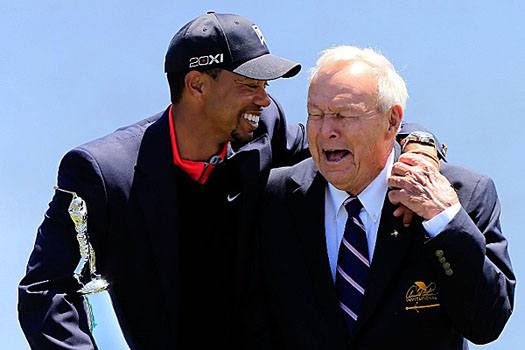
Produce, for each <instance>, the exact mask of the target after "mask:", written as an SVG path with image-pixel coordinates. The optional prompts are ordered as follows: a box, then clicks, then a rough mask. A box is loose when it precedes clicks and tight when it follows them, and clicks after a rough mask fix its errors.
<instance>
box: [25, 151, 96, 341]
mask: <svg viewBox="0 0 525 350" xmlns="http://www.w3.org/2000/svg"><path fill="white" fill-rule="evenodd" d="M58 186H59V187H60V188H62V189H66V190H69V191H74V192H76V193H77V194H78V195H79V196H80V197H82V198H83V199H84V200H85V201H86V203H87V207H88V208H87V209H88V215H89V217H90V219H89V220H88V232H89V233H90V235H93V233H94V232H92V230H90V224H89V222H90V220H92V219H94V220H100V219H101V218H100V217H98V216H100V214H98V213H101V212H103V208H104V206H105V201H106V198H105V191H104V183H103V180H102V175H101V173H100V171H99V169H98V166H97V163H96V161H95V160H94V159H93V158H92V157H91V156H90V154H89V153H88V152H86V151H84V150H82V149H79V148H77V149H75V150H73V151H70V152H69V153H68V154H66V155H65V156H64V158H63V159H62V162H61V164H60V167H59V173H58ZM71 199H72V196H71V195H70V194H67V193H63V192H60V191H56V192H55V195H54V197H53V199H52V201H51V203H50V204H49V208H48V210H47V212H46V214H45V217H44V221H43V223H42V224H41V226H40V227H39V228H38V231H37V236H36V242H35V245H34V249H33V252H32V253H31V256H30V258H29V262H28V265H27V270H26V275H25V276H24V277H23V279H22V281H21V282H20V284H19V303H18V314H19V321H20V325H21V326H22V329H23V331H24V333H25V335H26V338H27V340H28V342H29V344H30V346H31V348H33V349H76V350H78V349H96V345H95V342H94V339H93V336H92V334H91V332H90V330H89V326H88V318H87V313H86V309H87V305H86V301H85V300H84V298H83V297H81V296H80V295H78V294H77V293H76V291H77V290H78V289H79V288H80V285H79V283H78V282H77V281H76V279H75V278H74V277H73V272H74V270H75V268H76V267H77V265H78V263H79V261H80V252H79V246H78V242H77V239H76V232H75V229H74V224H73V222H72V220H71V218H70V217H69V214H68V207H69V203H70V202H71ZM93 216H94V217H93ZM90 238H91V237H90Z"/></svg>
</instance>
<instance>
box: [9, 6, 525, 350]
mask: <svg viewBox="0 0 525 350" xmlns="http://www.w3.org/2000/svg"><path fill="white" fill-rule="evenodd" d="M207 10H215V11H216V12H227V13H237V14H241V15H243V16H245V17H247V18H248V19H250V20H252V21H253V22H255V23H256V24H257V25H258V26H259V28H260V29H261V30H262V32H263V33H264V36H265V37H266V41H267V42H268V46H269V48H270V50H271V52H272V53H275V54H277V55H280V56H283V57H286V58H289V59H292V60H295V61H298V62H300V63H302V65H303V70H302V71H301V73H300V74H299V75H298V76H296V77H294V78H291V79H281V80H278V81H274V82H271V83H270V86H269V88H268V91H269V92H270V93H271V94H272V95H273V96H275V97H276V98H277V99H278V100H279V101H280V102H281V104H282V105H283V106H284V109H285V111H286V115H287V117H288V119H289V120H290V121H292V122H295V123H304V122H305V121H306V108H305V104H306V93H307V79H308V68H310V67H312V66H313V65H314V64H315V61H316V60H317V58H318V57H319V52H320V51H322V50H323V49H326V48H329V47H333V46H336V45H343V44H350V45H356V46H360V47H372V48H375V49H377V50H379V51H381V52H382V53H383V54H384V55H385V56H387V57H388V58H389V59H390V60H391V61H392V62H393V64H394V65H395V66H396V68H397V69H398V70H399V72H400V74H401V75H402V76H403V78H404V79H405V80H406V81H407V86H408V90H409V94H410V98H409V100H408V104H407V109H406V111H405V115H404V119H405V120H408V121H414V122H418V123H420V124H422V125H424V126H425V127H427V128H429V129H430V130H432V131H433V132H434V133H435V134H437V135H438V138H439V139H440V140H441V141H442V142H444V143H446V144H447V145H448V149H449V151H448V159H449V161H450V162H452V163H460V164H463V165H465V166H467V167H470V168H473V169H476V170H478V171H480V172H482V173H484V174H486V175H488V176H490V177H491V178H492V179H493V180H494V181H495V183H496V188H497V191H498V194H499V197H500V201H501V205H502V216H501V221H502V225H503V232H504V234H505V235H506V237H507V238H508V241H509V251H510V255H511V260H512V263H513V266H514V270H515V273H516V274H517V278H518V288H517V293H516V302H515V309H514V314H513V315H512V317H511V319H510V321H509V323H508V324H507V326H506V328H505V330H504V332H503V334H502V335H501V336H500V338H499V339H498V340H497V341H495V342H493V343H491V344H489V345H486V346H482V347H474V346H471V348H473V349H478V348H479V349H491V350H495V349H518V348H521V347H522V343H523V340H525V337H524V336H523V329H525V308H524V307H523V306H522V303H521V296H522V295H523V293H522V292H521V288H520V287H521V280H523V279H524V277H525V275H524V271H525V255H523V254H521V253H520V251H524V250H525V237H524V235H523V233H520V232H521V231H522V229H521V227H522V222H521V219H520V217H521V215H524V214H525V211H524V205H523V204H522V201H521V199H522V197H523V195H524V194H525V191H524V190H525V185H524V183H525V182H524V181H522V178H521V177H522V176H523V174H524V173H525V162H524V160H523V155H522V154H521V147H522V146H523V145H522V144H521V143H520V141H519V140H520V139H522V138H521V136H519V134H520V132H521V131H520V127H521V126H522V125H523V123H522V120H521V118H522V117H523V113H524V111H525V84H524V83H523V82H524V81H525V69H524V66H525V46H524V45H525V24H524V23H525V21H523V17H524V15H525V2H523V1H521V0H515V1H505V0H502V1H498V2H496V1H484V0H476V1H472V0H464V1H458V0H455V1H452V0H450V1H449V0H441V1H434V0H427V1H421V0H414V1H409V0H405V1H403V0H401V1H386V0H385V1H379V0H368V1H352V0H346V1H334V0H324V1H282V0H279V1H274V0H267V1H259V2H256V3H252V2H249V1H230V0H223V1H220V2H219V1H206V0H202V1H199V4H196V2H195V1H187V2H182V1H166V0H159V1H150V2H144V1H135V0H129V1H125V2H124V1H115V0H104V1H102V0H91V1H65V0H64V1H57V0H49V1H45V2H42V1H34V0H25V1H6V0H0V32H1V33H2V35H0V120H1V125H3V126H4V127H5V128H4V129H3V130H2V135H1V136H0V198H1V200H0V310H2V312H1V313H0V348H1V349H28V348H29V347H28V345H27V343H26V341H25V338H24V336H23V334H22V331H21V330H20V327H19V325H18V321H17V314H16V304H17V284H18V282H19V281H20V279H21V278H22V276H23V275H24V271H25V265H26V263H27V260H28V257H29V254H30V252H31V250H32V246H33V243H34V240H35V234H36V229H37V227H38V226H39V224H40V223H41V221H42V219H43V214H44V212H45V210H46V209H47V205H48V203H49V201H50V199H51V196H52V194H53V186H54V185H55V184H56V170H57V167H58V164H59V161H60V159H61V157H62V156H63V155H64V153H65V152H66V151H68V150H69V149H71V148H73V147H75V146H77V145H79V144H82V143H84V142H87V141H89V140H92V139H94V138H97V137H100V136H103V135H106V134H108V133H110V132H112V131H113V130H115V129H117V128H118V127H120V126H123V125H127V124H130V123H132V122H135V121H138V120H142V119H144V118H145V117H147V116H150V115H153V114H156V113H157V112H159V111H162V110H164V109H165V108H166V106H167V105H168V104H169V93H168V87H167V83H166V80H165V74H164V72H163V60H164V54H165V52H166V49H167V47H168V43H169V41H170V39H171V37H172V36H173V34H175V32H176V31H177V30H178V29H179V28H180V27H181V26H183V25H184V24H185V23H187V22H188V21H190V20H191V19H192V18H194V17H197V16H199V15H201V14H204V13H205V12H206V11H207ZM458 293H461V291H458ZM97 299H100V300H104V296H103V295H102V296H97ZM93 303H94V304H97V303H98V302H97V301H94V302H93ZM100 305H102V306H100V307H97V305H95V310H96V314H95V315H96V318H97V323H98V324H99V326H98V327H97V328H96V333H95V335H96V336H97V332H98V336H99V337H100V338H98V337H97V339H100V340H99V342H100V344H104V347H102V349H103V350H105V349H117V350H120V349H125V346H124V345H122V344H119V343H118V340H115V336H114V334H116V331H114V328H111V327H112V326H111V325H110V324H111V322H110V318H111V313H110V312H107V310H106V309H105V308H104V306H103V303H101V304H100ZM97 310H98V312H97ZM99 315H100V316H99ZM106 325H107V326H106ZM106 344H109V345H106Z"/></svg>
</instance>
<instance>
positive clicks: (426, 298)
mask: <svg viewBox="0 0 525 350" xmlns="http://www.w3.org/2000/svg"><path fill="white" fill-rule="evenodd" d="M438 294H439V292H438V291H437V286H436V282H431V283H429V284H428V285H426V284H425V282H420V281H418V282H414V284H413V285H412V286H411V287H410V288H409V289H408V290H407V294H406V302H407V304H409V306H407V307H405V310H415V311H416V312H418V313H419V309H426V308H429V307H437V306H439V303H438Z"/></svg>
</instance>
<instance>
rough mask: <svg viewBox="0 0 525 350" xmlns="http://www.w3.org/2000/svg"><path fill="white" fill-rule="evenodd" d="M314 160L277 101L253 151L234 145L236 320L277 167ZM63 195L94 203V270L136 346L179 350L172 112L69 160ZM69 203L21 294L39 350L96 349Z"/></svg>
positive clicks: (57, 211)
mask: <svg viewBox="0 0 525 350" xmlns="http://www.w3.org/2000/svg"><path fill="white" fill-rule="evenodd" d="M308 155H309V153H308V149H307V143H306V137H305V130H304V126H302V125H288V124H287V123H286V119H285V116H284V114H283V112H282V109H281V107H280V106H279V105H278V104H277V102H275V101H273V102H272V104H271V105H270V106H269V107H268V108H265V109H264V111H263V113H262V115H261V119H260V123H259V128H258V129H257V130H256V132H255V135H254V139H253V140H252V141H251V142H249V143H247V144H244V145H236V144H230V147H229V149H228V159H227V161H228V162H236V163H237V166H238V168H239V170H240V172H241V177H242V194H241V196H239V199H238V200H241V201H242V205H241V206H240V207H241V209H240V210H241V213H240V214H239V217H240V218H241V219H240V222H239V223H238V225H237V228H236V229H237V231H238V232H242V234H238V235H237V237H238V242H236V245H237V250H236V252H237V253H238V254H237V256H236V259H237V262H236V264H235V266H236V272H235V275H236V278H235V281H236V285H235V288H234V293H235V310H233V311H232V312H234V313H236V314H235V317H233V318H234V319H243V318H244V316H245V315H243V313H246V312H247V311H245V310H246V309H245V308H244V306H245V303H246V302H245V300H246V295H247V294H249V291H248V289H249V286H250V284H249V283H248V282H247V280H248V279H249V278H250V276H251V275H252V273H253V271H252V270H251V268H252V266H253V264H252V262H251V259H252V258H253V256H254V254H253V249H254V244H255V239H254V236H253V235H251V234H248V233H249V232H251V231H252V226H253V224H254V215H255V214H256V213H258V207H259V204H258V203H259V202H260V196H261V195H262V193H263V190H264V186H265V185H266V180H267V178H268V174H269V171H270V168H271V167H275V166H283V165H291V164H295V163H297V162H298V161H300V160H302V159H304V158H306V157H307V156H308ZM58 186H59V187H60V188H62V189H67V190H70V191H74V192H76V193H77V194H78V195H79V196H80V197H82V198H83V199H84V200H85V201H86V203H87V209H88V214H89V218H88V232H89V234H90V240H91V242H92V243H93V246H94V249H95V252H96V257H97V270H98V272H99V273H100V274H102V275H103V276H104V277H105V278H106V279H107V280H108V281H109V283H110V289H109V294H110V296H111V299H112V302H113V305H114V308H115V311H116V315H117V318H118V320H119V323H120V325H121V327H122V330H123V333H124V336H125V338H126V340H127V342H128V343H129V345H130V347H131V348H132V349H173V344H174V339H175V338H176V337H177V329H178V327H177V324H178V320H177V317H178V309H179V303H180V299H179V290H178V274H179V270H178V264H177V259H176V257H177V251H178V242H179V231H178V230H179V228H178V226H177V215H178V210H177V208H178V207H179V205H180V204H179V203H177V201H176V200H174V199H175V198H177V196H176V193H177V182H176V181H175V165H174V164H173V157H172V153H171V144H170V135H169V127H168V111H167V110H166V111H165V112H164V113H161V114H157V115H155V116H153V117H151V118H148V119H145V120H143V121H141V122H139V123H136V124H132V125H130V126H127V127H124V128H121V129H119V130H117V131H115V132H114V133H112V134H110V135H108V136H106V137H103V138H100V139H98V140H95V141H92V142H89V143H87V144H84V145H82V146H79V147H77V148H75V149H73V150H72V151H70V152H69V153H67V154H66V155H65V156H64V158H63V159H62V161H61V164H60V168H59V172H58ZM70 201H71V195H69V194H65V193H62V192H56V193H55V195H54V197H53V200H52V201H51V203H50V204H49V209H48V210H47V212H46V215H45V219H44V221H43V223H42V225H41V226H40V227H39V229H38V234H37V237H36V243H35V247H34V250H33V252H32V254H31V257H30V259H29V263H28V266H27V273H26V275H25V277H24V278H23V279H22V281H21V282H20V286H19V304H18V310H19V320H20V324H21V326H22V329H23V331H24V333H25V335H26V337H27V339H28V341H29V343H30V345H31V347H32V348H35V349H76V350H79V349H93V348H95V344H94V340H93V338H92V334H91V333H90V331H89V329H88V321H87V316H86V312H85V307H84V304H83V300H82V298H81V297H79V296H78V295H77V293H76V292H75V291H76V290H77V289H79V285H78V283H77V282H76V280H75V279H74V278H73V271H74V269H75V268H76V266H77V264H78V262H79V259H80V254H79V248H78V243H77V240H76V238H75V231H74V225H73V222H72V221H71V219H70V217H69V214H68V210H67V209H68V206H69V203H70ZM249 316H250V315H247V317H249ZM232 327H237V325H232ZM239 327H241V326H240V325H239ZM237 333H238V334H239V338H240V340H239V341H240V342H242V336H243V334H245V333H243V330H241V329H240V328H239V330H238V332H237ZM247 337H248V336H247Z"/></svg>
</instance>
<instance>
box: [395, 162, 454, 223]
mask: <svg viewBox="0 0 525 350" xmlns="http://www.w3.org/2000/svg"><path fill="white" fill-rule="evenodd" d="M388 186H389V187H390V188H391V189H392V190H391V191H390V192H389V193H388V198H389V199H390V201H391V202H392V203H393V204H402V205H404V206H405V207H406V208H408V209H410V210H411V211H413V212H414V213H416V214H417V215H419V216H421V217H422V218H424V219H425V220H430V219H432V218H433V217H434V216H436V215H438V214H439V213H441V212H442V211H443V210H445V209H447V208H448V207H450V206H452V205H454V204H456V203H458V202H459V199H458V196H457V194H456V191H455V190H454V189H453V188H452V186H451V184H450V182H448V180H447V179H446V178H445V177H444V176H443V175H441V174H440V173H439V171H438V169H436V167H435V166H434V164H433V162H432V161H431V160H430V159H428V158H427V157H426V156H424V155H419V154H414V153H404V154H402V155H401V156H400V157H399V161H398V162H397V163H395V164H394V166H393V167H392V175H391V176H390V178H389V179H388ZM404 211H405V209H402V208H401V207H400V208H397V209H396V210H395V212H394V215H396V214H397V215H396V216H399V215H401V214H402V213H403V212H404ZM406 221H407V220H406V217H405V218H404V219H403V223H405V224H406Z"/></svg>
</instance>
